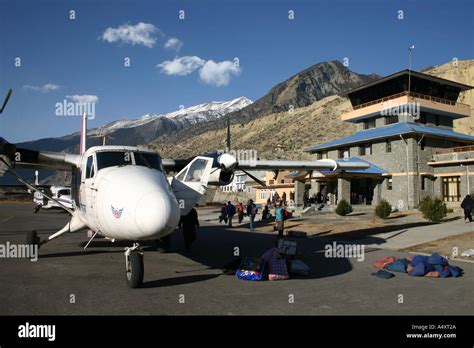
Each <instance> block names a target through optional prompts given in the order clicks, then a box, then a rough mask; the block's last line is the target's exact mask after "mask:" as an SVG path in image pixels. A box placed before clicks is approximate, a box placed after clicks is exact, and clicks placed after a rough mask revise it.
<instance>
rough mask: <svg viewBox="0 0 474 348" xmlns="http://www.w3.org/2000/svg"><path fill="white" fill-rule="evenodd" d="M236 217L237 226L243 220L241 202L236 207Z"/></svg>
mask: <svg viewBox="0 0 474 348" xmlns="http://www.w3.org/2000/svg"><path fill="white" fill-rule="evenodd" d="M237 217H238V219H239V224H240V223H242V220H243V219H244V205H243V204H242V202H240V203H239V204H238V205H237Z"/></svg>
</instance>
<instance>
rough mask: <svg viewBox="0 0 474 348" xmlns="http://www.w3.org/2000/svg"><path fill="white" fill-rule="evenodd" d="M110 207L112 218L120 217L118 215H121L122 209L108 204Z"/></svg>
mask: <svg viewBox="0 0 474 348" xmlns="http://www.w3.org/2000/svg"><path fill="white" fill-rule="evenodd" d="M110 207H111V208H112V215H113V216H114V218H116V219H120V217H121V216H122V212H123V209H124V208H122V209H117V208H114V206H113V205H111V206H110Z"/></svg>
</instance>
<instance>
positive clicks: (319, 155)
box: [316, 152, 323, 160]
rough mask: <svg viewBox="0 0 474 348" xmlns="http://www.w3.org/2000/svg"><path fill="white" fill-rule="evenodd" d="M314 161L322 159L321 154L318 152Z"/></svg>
mask: <svg viewBox="0 0 474 348" xmlns="http://www.w3.org/2000/svg"><path fill="white" fill-rule="evenodd" d="M316 159H318V160H320V159H323V154H322V153H321V152H318V153H317V154H316Z"/></svg>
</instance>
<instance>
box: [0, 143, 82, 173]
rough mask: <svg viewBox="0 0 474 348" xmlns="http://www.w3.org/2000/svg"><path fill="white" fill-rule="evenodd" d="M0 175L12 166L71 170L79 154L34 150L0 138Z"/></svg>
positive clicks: (77, 160)
mask: <svg viewBox="0 0 474 348" xmlns="http://www.w3.org/2000/svg"><path fill="white" fill-rule="evenodd" d="M0 158H1V159H2V160H0V176H3V174H4V173H5V172H6V171H7V170H8V169H9V167H12V168H13V167H14V168H39V169H41V168H43V169H59V170H71V169H72V167H79V165H80V160H81V156H80V155H75V154H69V153H62V152H49V151H35V150H29V149H22V148H17V147H16V145H14V144H10V143H9V142H7V141H6V140H5V139H3V138H0Z"/></svg>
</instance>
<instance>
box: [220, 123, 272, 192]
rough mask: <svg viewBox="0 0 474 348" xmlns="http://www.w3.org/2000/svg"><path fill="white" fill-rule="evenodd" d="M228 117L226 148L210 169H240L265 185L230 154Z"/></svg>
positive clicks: (261, 184)
mask: <svg viewBox="0 0 474 348" xmlns="http://www.w3.org/2000/svg"><path fill="white" fill-rule="evenodd" d="M230 150H231V147H230V119H229V117H227V135H226V148H225V152H224V153H223V154H221V155H220V156H219V157H218V158H217V163H219V166H218V167H217V168H216V169H214V170H213V171H212V173H214V172H215V171H216V170H218V169H220V170H221V171H223V172H235V171H236V170H240V171H242V172H244V173H245V174H246V175H248V176H249V177H251V178H252V179H253V180H254V181H255V182H256V183H258V184H259V185H260V186H263V187H266V183H265V182H263V181H262V180H260V179H259V178H257V177H256V176H255V175H253V174H250V173H249V172H248V171H246V170H245V169H243V168H240V167H239V161H238V160H237V158H235V156H233V155H231V154H230Z"/></svg>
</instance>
